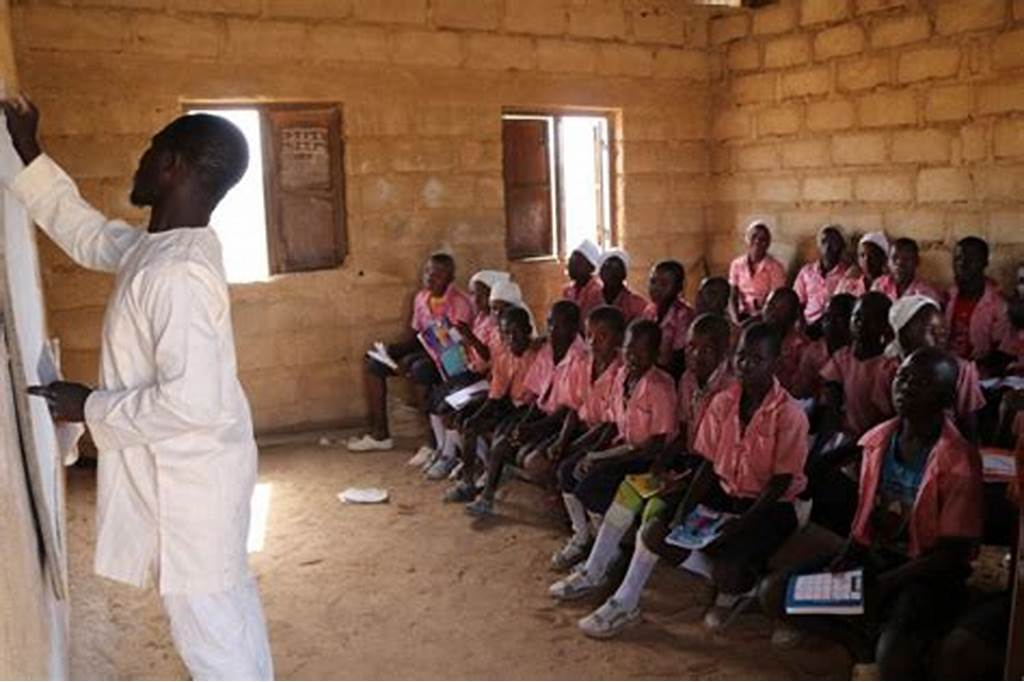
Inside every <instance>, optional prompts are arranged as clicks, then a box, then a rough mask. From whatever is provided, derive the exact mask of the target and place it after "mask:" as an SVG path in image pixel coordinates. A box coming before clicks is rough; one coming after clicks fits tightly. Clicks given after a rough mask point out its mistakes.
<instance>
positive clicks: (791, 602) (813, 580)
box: [786, 568, 864, 616]
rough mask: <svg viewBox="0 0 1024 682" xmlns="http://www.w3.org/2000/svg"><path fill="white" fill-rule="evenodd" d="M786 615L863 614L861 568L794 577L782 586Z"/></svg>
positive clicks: (862, 571)
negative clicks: (784, 593) (783, 587)
mask: <svg viewBox="0 0 1024 682" xmlns="http://www.w3.org/2000/svg"><path fill="white" fill-rule="evenodd" d="M786 613H788V614H790V615H840V616H859V615H861V614H863V613H864V569H862V568H858V569H854V570H852V571H845V572H843V573H829V572H824V573H810V574H807V575H794V576H791V577H790V579H789V584H788V585H787V587H786Z"/></svg>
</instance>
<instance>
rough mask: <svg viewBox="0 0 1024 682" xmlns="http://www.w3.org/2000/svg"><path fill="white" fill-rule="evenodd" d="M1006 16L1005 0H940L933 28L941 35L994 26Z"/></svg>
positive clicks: (1001, 23)
mask: <svg viewBox="0 0 1024 682" xmlns="http://www.w3.org/2000/svg"><path fill="white" fill-rule="evenodd" d="M1005 17H1006V0H970V1H969V2H962V0H942V1H941V2H940V3H939V5H938V8H937V9H936V13H935V30H936V32H938V33H939V34H941V35H949V34H951V33H960V32H963V31H977V30H980V29H985V28H996V27H998V26H1002V25H1003V21H1004V20H1005Z"/></svg>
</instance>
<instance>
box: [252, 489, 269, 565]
mask: <svg viewBox="0 0 1024 682" xmlns="http://www.w3.org/2000/svg"><path fill="white" fill-rule="evenodd" d="M272 485H273V484H272V483H257V484H256V487H255V488H254V489H253V491H252V498H251V499H250V500H249V537H248V538H247V540H246V543H245V547H246V550H248V552H249V554H252V553H253V552H262V551H263V545H264V542H265V541H266V539H267V518H268V517H269V516H270V488H271V486H272Z"/></svg>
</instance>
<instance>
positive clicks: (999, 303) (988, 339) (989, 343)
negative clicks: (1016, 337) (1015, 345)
mask: <svg viewBox="0 0 1024 682" xmlns="http://www.w3.org/2000/svg"><path fill="white" fill-rule="evenodd" d="M958 296H959V289H957V287H956V285H953V286H952V287H950V289H949V298H948V301H949V304H948V305H947V306H946V327H947V328H948V329H949V336H950V338H951V339H952V338H955V337H956V335H957V334H956V330H954V329H953V312H954V310H955V309H956V300H957V297H958ZM1009 333H1010V320H1009V318H1008V317H1007V315H1006V300H1005V299H1003V294H1002V292H1001V291H1000V290H999V285H998V284H996V283H995V282H994V281H992V280H991V279H990V280H987V281H986V282H985V291H984V292H983V293H982V295H981V298H979V299H978V301H977V303H976V304H975V306H974V311H973V312H972V313H971V321H970V325H969V327H968V329H967V335H968V338H969V339H970V342H971V352H970V357H969V358H968V359H971V360H977V359H979V358H983V357H985V356H986V355H988V354H989V353H991V352H992V351H994V350H998V349H999V348H1000V347H1001V346H1002V345H1003V342H1004V340H1005V339H1006V337H1007V335H1008V334H1009Z"/></svg>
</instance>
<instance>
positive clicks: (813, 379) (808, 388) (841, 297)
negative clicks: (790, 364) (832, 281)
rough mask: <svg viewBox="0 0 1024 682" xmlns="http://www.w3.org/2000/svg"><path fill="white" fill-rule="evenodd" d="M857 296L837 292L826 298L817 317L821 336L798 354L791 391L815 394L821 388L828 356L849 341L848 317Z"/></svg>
mask: <svg viewBox="0 0 1024 682" xmlns="http://www.w3.org/2000/svg"><path fill="white" fill-rule="evenodd" d="M856 303H857V299H856V298H854V297H853V296H851V295H850V294H836V295H835V296H833V297H832V298H831V299H829V302H828V305H827V306H826V308H825V313H824V314H823V315H822V316H821V317H820V318H819V320H818V324H819V326H820V327H821V338H820V339H818V340H817V341H812V342H811V343H809V344H808V345H807V346H806V347H805V348H804V350H803V352H802V353H801V354H800V364H799V368H798V369H797V379H796V381H795V385H794V387H793V395H795V396H796V397H798V398H806V397H814V396H817V395H818V394H819V393H820V392H821V386H822V381H821V370H822V369H824V367H825V365H826V364H828V361H829V358H831V357H832V356H833V355H835V354H836V353H837V352H839V350H840V349H842V348H846V347H847V346H849V345H850V343H852V341H853V338H852V335H851V333H850V318H851V317H852V315H853V307H854V305H856Z"/></svg>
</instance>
